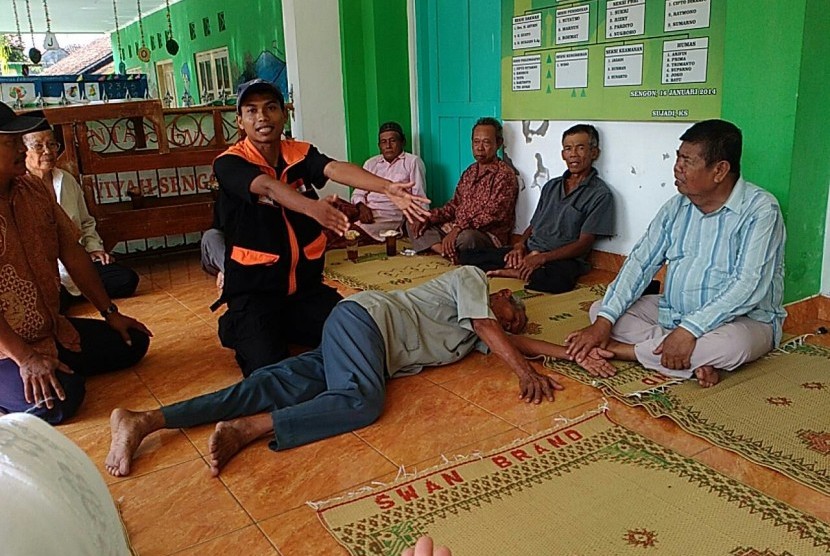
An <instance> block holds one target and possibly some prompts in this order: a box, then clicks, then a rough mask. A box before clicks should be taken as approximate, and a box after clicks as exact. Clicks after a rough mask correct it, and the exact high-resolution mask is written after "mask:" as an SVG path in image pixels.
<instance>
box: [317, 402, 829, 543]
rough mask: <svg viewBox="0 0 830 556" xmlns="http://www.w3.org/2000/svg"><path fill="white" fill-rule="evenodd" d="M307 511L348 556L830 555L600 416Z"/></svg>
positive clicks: (764, 507) (813, 538)
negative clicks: (416, 547) (449, 554)
mask: <svg viewBox="0 0 830 556" xmlns="http://www.w3.org/2000/svg"><path fill="white" fill-rule="evenodd" d="M313 506H314V507H315V508H316V509H317V511H318V515H319V517H320V519H321V520H322V522H323V523H324V525H325V526H326V528H327V529H328V530H329V532H330V533H331V534H332V535H334V537H335V538H336V539H337V540H338V541H339V542H340V543H341V544H343V546H345V547H346V548H347V549H348V550H349V552H350V553H351V554H354V555H369V554H375V555H390V556H391V555H394V556H398V555H399V554H400V553H401V551H402V550H403V549H404V548H405V547H407V546H411V545H412V544H414V542H415V540H416V539H417V538H418V537H419V536H421V535H424V534H429V535H431V536H432V537H433V538H434V539H435V541H436V542H437V543H439V544H443V545H446V546H449V547H450V548H451V549H452V551H453V554H454V555H455V556H465V555H471V556H480V555H485V554H494V555H499V556H513V555H517V556H518V555H522V556H526V555H537V554H538V555H549V554H556V555H559V554H602V555H605V554H614V555H629V554H636V555H642V554H650V553H652V552H653V553H655V554H658V553H659V554H662V555H684V556H686V555H689V554H706V555H709V554H723V555H742V556H785V555H790V556H793V555H795V554H798V555H814V554H815V555H817V554H827V553H828V552H830V526H829V525H827V524H824V523H822V522H820V521H819V520H817V519H815V518H814V517H812V516H809V515H807V514H804V513H802V512H800V511H798V510H795V509H794V508H792V507H790V506H788V505H786V504H784V503H783V502H780V501H777V500H775V499H773V498H770V497H769V496H767V495H765V494H763V493H761V492H759V491H757V490H755V489H753V488H751V487H748V486H746V485H744V484H742V483H739V482H737V481H734V480H732V479H729V478H728V477H725V476H723V475H721V474H720V473H718V472H716V471H714V470H712V469H710V468H708V467H706V466H705V465H703V464H701V463H698V462H696V461H694V460H692V459H688V458H684V457H682V456H680V455H678V454H676V453H674V452H672V451H670V450H668V449H666V448H664V447H662V446H660V445H658V444H656V443H654V442H652V441H650V440H648V439H646V438H644V437H642V436H639V435H637V434H636V433H633V432H631V431H629V430H627V429H625V428H623V427H622V426H619V425H616V424H614V423H613V422H611V421H610V420H609V419H607V418H606V417H605V415H604V414H597V415H593V416H590V417H586V418H583V419H581V420H577V421H575V422H572V423H570V424H568V425H566V426H564V427H562V428H559V429H556V430H550V431H546V432H543V433H540V434H537V435H535V436H533V437H531V438H529V439H527V440H524V441H521V442H519V443H516V444H514V445H512V446H510V447H507V448H504V449H501V450H497V451H494V452H491V453H489V454H487V455H484V456H483V457H481V458H480V459H479V458H470V459H467V460H466V461H463V462H460V463H451V464H448V465H445V466H443V467H440V468H437V469H434V470H431V471H428V472H426V473H422V474H420V475H419V476H418V477H416V478H413V479H408V480H405V481H403V482H399V483H397V484H394V485H392V486H388V487H382V488H380V489H376V490H373V491H370V492H368V493H360V494H356V495H354V496H352V497H347V498H345V499H341V500H332V501H328V502H325V503H319V504H313Z"/></svg>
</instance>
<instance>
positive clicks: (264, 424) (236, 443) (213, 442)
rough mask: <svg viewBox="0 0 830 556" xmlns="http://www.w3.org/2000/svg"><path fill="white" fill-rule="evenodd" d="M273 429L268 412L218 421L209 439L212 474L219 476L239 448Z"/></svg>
mask: <svg viewBox="0 0 830 556" xmlns="http://www.w3.org/2000/svg"><path fill="white" fill-rule="evenodd" d="M272 430H274V429H273V422H272V421H271V415H269V414H267V413H263V414H259V415H252V416H250V417H241V418H239V419H234V420H233V421H220V422H219V423H217V424H216V430H214V431H213V434H211V435H210V440H208V450H209V451H210V459H209V464H210V474H211V475H212V476H214V477H216V476H218V475H219V471H221V469H222V468H223V467H225V465H226V464H227V463H228V462H229V461H230V460H231V458H233V456H235V455H236V454H237V453H238V452H239V450H241V449H242V448H244V447H245V446H247V445H248V444H250V443H251V442H253V441H254V440H256V439H257V438H259V437H260V436H262V435H264V434H266V433H268V432H270V431H272Z"/></svg>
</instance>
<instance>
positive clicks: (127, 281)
mask: <svg viewBox="0 0 830 556" xmlns="http://www.w3.org/2000/svg"><path fill="white" fill-rule="evenodd" d="M93 264H94V265H95V270H97V271H98V276H100V278H101V283H103V284H104V289H105V290H106V292H107V295H108V296H110V298H112V299H118V298H121V297H130V296H131V295H133V294H134V293H135V290H136V288H138V273H137V272H136V271H135V270H133V269H131V268H128V267H126V266H124V265H120V264H118V263H110V264H101V262H100V261H94V262H93ZM78 299H80V297H75V296H74V295H72V294H71V293H69V292H68V291H67V290H66V288H64V287H63V286H61V305H60V312H61V313H64V312H66V310H67V309H68V308H69V306H70V305H71V304H72V302H73V301H76V300H78Z"/></svg>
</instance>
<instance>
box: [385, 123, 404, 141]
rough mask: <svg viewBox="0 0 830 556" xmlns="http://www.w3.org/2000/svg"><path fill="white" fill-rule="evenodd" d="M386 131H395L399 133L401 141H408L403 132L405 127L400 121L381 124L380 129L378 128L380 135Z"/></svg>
mask: <svg viewBox="0 0 830 556" xmlns="http://www.w3.org/2000/svg"><path fill="white" fill-rule="evenodd" d="M384 131H394V132H395V133H397V134H398V137H400V138H401V141H406V136H405V135H404V134H403V128H402V127H401V124H399V123H398V122H386V123H383V124H381V125H380V129H379V130H378V135H380V134H381V133H383V132H384Z"/></svg>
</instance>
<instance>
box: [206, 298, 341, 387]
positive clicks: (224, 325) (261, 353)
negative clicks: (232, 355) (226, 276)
mask: <svg viewBox="0 0 830 556" xmlns="http://www.w3.org/2000/svg"><path fill="white" fill-rule="evenodd" d="M341 299H343V297H342V296H341V295H340V294H339V293H337V290H335V289H334V288H331V287H329V286H326V285H325V284H318V285H317V286H315V287H312V288H309V289H306V290H304V291H302V292H298V293H295V294H293V295H289V296H288V297H283V298H275V297H274V296H270V297H266V296H254V295H247V296H238V297H235V298H233V299H231V300H230V301H228V310H227V311H226V312H225V314H224V315H222V316H221V317H220V318H219V339H220V340H221V341H222V345H223V346H225V347H227V348H230V349H232V350H234V351H235V352H236V362H237V363H238V364H239V368H240V369H242V374H243V376H248V375H250V374H251V373H252V372H254V371H255V370H257V369H259V368H260V367H264V366H266V365H271V364H273V363H277V362H279V361H282V360H283V359H285V358H286V357H288V355H289V354H288V344H289V343H292V344H300V345H303V346H310V347H316V346H317V345H318V344H319V343H320V338H321V336H322V334H323V324H324V323H325V321H326V317H328V316H329V313H331V310H332V309H334V306H335V305H337V302H338V301H340V300H341Z"/></svg>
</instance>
